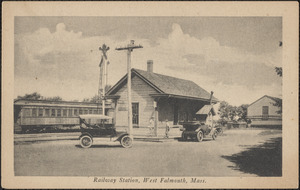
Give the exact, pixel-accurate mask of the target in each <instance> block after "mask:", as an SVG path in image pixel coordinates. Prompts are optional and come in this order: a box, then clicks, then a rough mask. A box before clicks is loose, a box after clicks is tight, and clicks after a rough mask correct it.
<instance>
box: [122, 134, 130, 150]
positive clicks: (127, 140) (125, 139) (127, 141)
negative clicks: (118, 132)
mask: <svg viewBox="0 0 300 190" xmlns="http://www.w3.org/2000/svg"><path fill="white" fill-rule="evenodd" d="M132 141H133V140H132V138H131V137H130V136H129V135H125V136H123V137H122V138H121V140H120V143H121V145H122V147H124V148H131V147H132Z"/></svg>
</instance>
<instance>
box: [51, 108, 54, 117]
mask: <svg viewBox="0 0 300 190" xmlns="http://www.w3.org/2000/svg"><path fill="white" fill-rule="evenodd" d="M51 117H55V109H51Z"/></svg>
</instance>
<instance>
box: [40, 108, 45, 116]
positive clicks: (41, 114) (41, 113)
mask: <svg viewBox="0 0 300 190" xmlns="http://www.w3.org/2000/svg"><path fill="white" fill-rule="evenodd" d="M43 111H44V110H43V109H42V108H39V117H43Z"/></svg>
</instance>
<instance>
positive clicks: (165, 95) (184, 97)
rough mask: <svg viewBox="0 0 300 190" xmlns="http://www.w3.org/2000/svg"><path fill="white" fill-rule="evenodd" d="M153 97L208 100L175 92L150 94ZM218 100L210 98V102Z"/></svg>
mask: <svg viewBox="0 0 300 190" xmlns="http://www.w3.org/2000/svg"><path fill="white" fill-rule="evenodd" d="M150 96H151V97H153V98H176V99H186V100H197V101H203V102H210V99H205V98H198V97H192V96H182V95H176V94H150ZM217 102H218V101H216V100H212V103H217Z"/></svg>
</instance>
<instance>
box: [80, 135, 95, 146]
mask: <svg viewBox="0 0 300 190" xmlns="http://www.w3.org/2000/svg"><path fill="white" fill-rule="evenodd" d="M79 142H80V146H81V147H82V148H90V147H91V146H92V144H93V139H92V137H90V136H88V135H83V136H82V137H80V140H79Z"/></svg>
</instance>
